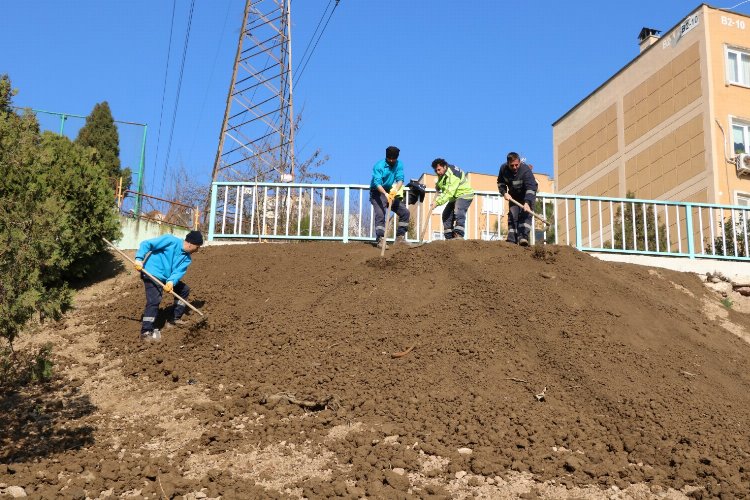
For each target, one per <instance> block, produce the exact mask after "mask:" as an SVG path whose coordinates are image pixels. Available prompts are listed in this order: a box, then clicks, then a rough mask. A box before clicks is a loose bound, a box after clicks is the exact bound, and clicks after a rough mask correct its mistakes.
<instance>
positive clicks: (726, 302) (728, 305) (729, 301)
mask: <svg viewBox="0 0 750 500" xmlns="http://www.w3.org/2000/svg"><path fill="white" fill-rule="evenodd" d="M721 304H722V305H723V306H724V307H726V308H727V309H731V308H732V304H733V302H732V299H730V298H729V297H724V298H723V299H721Z"/></svg>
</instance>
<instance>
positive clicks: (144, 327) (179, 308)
mask: <svg viewBox="0 0 750 500" xmlns="http://www.w3.org/2000/svg"><path fill="white" fill-rule="evenodd" d="M141 279H142V280H143V286H145V287H146V308H145V309H144V310H143V323H142V324H141V332H150V331H152V330H153V329H154V321H156V315H157V314H158V313H159V304H161V296H162V288H161V287H160V286H159V285H157V284H156V283H154V282H153V281H151V278H149V277H148V276H146V275H145V274H141ZM174 293H176V294H177V295H179V296H180V297H182V298H183V299H187V298H188V295H190V287H189V286H187V285H186V284H185V283H183V282H182V281H178V282H177V284H176V285H175V286H174ZM184 313H185V303H184V302H183V301H181V300H177V299H176V298H175V299H174V314H173V316H172V317H173V318H174V319H180V318H181V317H182V315H183V314H184Z"/></svg>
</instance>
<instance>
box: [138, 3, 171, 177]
mask: <svg viewBox="0 0 750 500" xmlns="http://www.w3.org/2000/svg"><path fill="white" fill-rule="evenodd" d="M176 6H177V0H173V1H172V22H171V23H170V24H169V46H168V47H167V65H166V67H165V68H164V84H163V85H162V91H161V111H160V112H159V129H158V132H157V134H156V154H155V155H154V173H156V163H157V161H158V160H159V143H160V142H161V121H162V118H163V117H164V97H165V95H166V93H167V75H168V74H169V56H170V54H171V53H172V31H173V29H174V11H175V7H176ZM152 175H153V174H152ZM139 181H140V179H139Z"/></svg>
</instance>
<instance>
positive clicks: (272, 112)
mask: <svg viewBox="0 0 750 500" xmlns="http://www.w3.org/2000/svg"><path fill="white" fill-rule="evenodd" d="M290 7H291V0H246V3H245V14H244V17H243V21H242V30H241V32H240V37H239V41H238V43H237V54H236V56H235V58H234V69H233V70H232V82H231V84H230V86H229V94H228V96H227V106H226V110H225V111H224V122H223V124H222V126H221V135H220V136H219V148H218V151H217V152H216V160H215V161H214V166H213V174H212V180H213V181H217V180H233V181H239V180H260V181H263V180H265V181H269V180H274V181H290V180H293V179H294V167H295V165H294V163H295V162H294V107H293V105H292V34H291V11H290Z"/></svg>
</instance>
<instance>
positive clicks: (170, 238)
mask: <svg viewBox="0 0 750 500" xmlns="http://www.w3.org/2000/svg"><path fill="white" fill-rule="evenodd" d="M201 245H203V235H201V233H200V231H190V232H189V233H188V234H187V236H185V240H184V241H183V240H181V239H180V238H178V237H176V236H174V235H172V234H165V235H163V236H159V237H157V238H151V239H149V240H144V241H142V242H141V244H140V245H139V246H138V251H137V252H136V253H135V270H136V271H139V272H140V271H142V270H144V269H145V270H146V271H148V273H149V274H151V275H152V276H153V277H154V278H156V279H158V280H159V281H161V282H162V283H164V288H163V289H162V287H161V286H159V285H157V284H156V283H154V281H153V280H152V279H151V278H149V277H148V276H146V274H145V273H141V278H142V279H143V285H144V286H145V287H146V308H145V310H144V311H143V320H142V321H143V322H142V324H141V340H145V341H152V340H159V338H160V337H161V334H160V332H159V330H158V329H156V328H154V322H155V321H156V315H157V313H158V312H159V304H160V303H161V297H162V291H164V292H167V293H170V292H172V291H174V293H176V294H177V295H179V296H180V297H182V298H183V299H187V297H188V295H189V294H190V287H188V286H187V285H186V284H185V283H184V282H182V281H180V280H181V279H182V277H183V276H184V275H185V272H186V271H187V268H188V266H189V265H190V263H191V262H192V258H191V255H192V254H194V253H195V252H197V251H198V250H199V249H200V247H201ZM185 307H186V304H185V303H184V302H182V301H180V300H177V299H176V298H175V301H174V312H173V315H172V318H171V319H169V320H168V324H170V325H179V324H181V323H184V320H182V319H181V318H182V315H183V313H184V312H185Z"/></svg>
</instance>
